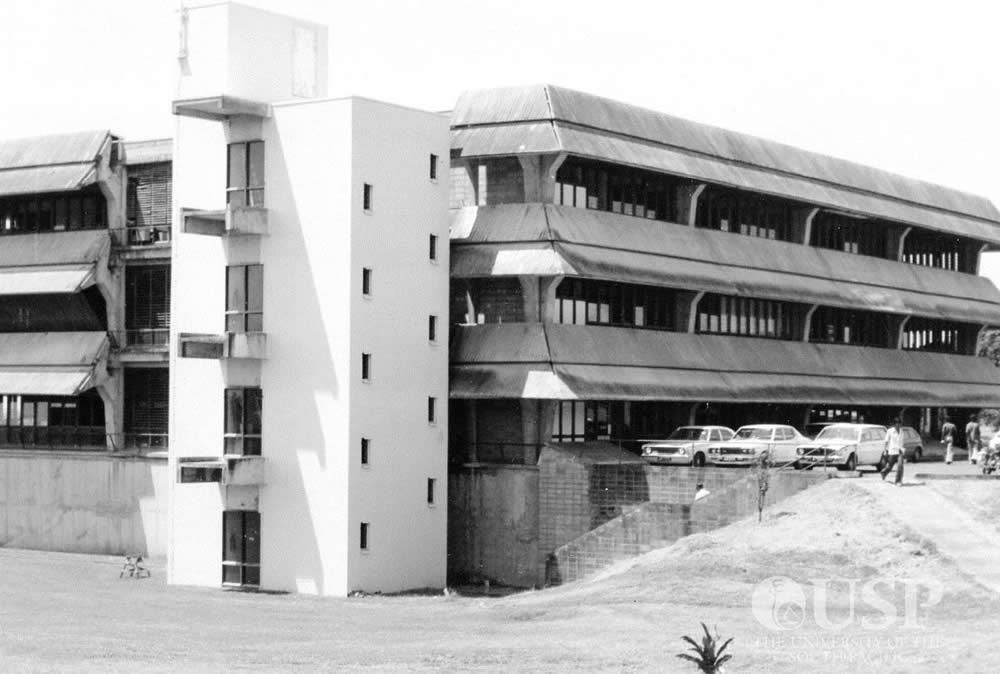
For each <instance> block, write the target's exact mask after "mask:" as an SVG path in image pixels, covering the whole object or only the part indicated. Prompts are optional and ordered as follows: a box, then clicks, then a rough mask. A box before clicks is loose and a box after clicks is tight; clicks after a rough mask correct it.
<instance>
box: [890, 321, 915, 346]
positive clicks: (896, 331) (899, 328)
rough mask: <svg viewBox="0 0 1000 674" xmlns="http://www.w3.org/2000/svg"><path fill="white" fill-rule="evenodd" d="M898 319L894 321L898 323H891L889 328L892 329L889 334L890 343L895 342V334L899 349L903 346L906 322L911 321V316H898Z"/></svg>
mask: <svg viewBox="0 0 1000 674" xmlns="http://www.w3.org/2000/svg"><path fill="white" fill-rule="evenodd" d="M895 318H896V320H895V321H893V322H895V323H896V325H895V326H894V325H892V323H893V322H890V324H889V330H890V331H892V332H890V334H889V343H890V344H892V343H893V336H895V338H896V339H895V344H896V348H897V349H902V348H903V336H904V335H903V333H904V332H905V331H906V324H907V323H909V322H910V317H909V316H897V317H895Z"/></svg>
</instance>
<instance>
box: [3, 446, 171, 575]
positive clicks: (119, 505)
mask: <svg viewBox="0 0 1000 674" xmlns="http://www.w3.org/2000/svg"><path fill="white" fill-rule="evenodd" d="M168 482H169V477H168V475H167V461H166V459H165V458H146V457H113V456H110V455H108V454H103V453H100V454H89V453H88V454H80V453H69V452H45V453H41V452H28V451H24V452H19V451H11V450H5V451H3V452H2V453H0V546H4V547H11V548H27V549H33V550H55V551H60V552H84V553H95V554H108V555H125V554H136V553H138V554H142V555H145V556H152V557H165V556H166V554H167V486H168Z"/></svg>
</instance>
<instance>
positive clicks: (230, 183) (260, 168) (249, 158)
mask: <svg viewBox="0 0 1000 674" xmlns="http://www.w3.org/2000/svg"><path fill="white" fill-rule="evenodd" d="M226 203H227V204H230V205H231V206H258V207H260V206H263V205H264V141H262V140H254V141H250V142H248V143H232V144H230V145H229V162H228V171H227V181H226Z"/></svg>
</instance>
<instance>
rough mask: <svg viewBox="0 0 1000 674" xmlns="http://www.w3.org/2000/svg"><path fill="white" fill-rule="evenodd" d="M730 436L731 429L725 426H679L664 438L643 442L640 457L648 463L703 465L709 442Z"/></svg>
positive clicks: (722, 439) (720, 440)
mask: <svg viewBox="0 0 1000 674" xmlns="http://www.w3.org/2000/svg"><path fill="white" fill-rule="evenodd" d="M731 437H733V429H731V428H727V427H725V426H681V427H680V428H677V429H675V430H674V432H673V433H671V434H670V437H669V438H667V439H666V440H650V441H649V442H646V443H645V444H643V446H642V458H644V459H645V460H646V461H649V462H650V463H664V464H671V465H682V466H704V465H705V457H706V450H707V449H708V445H709V443H711V442H722V441H724V440H728V439H730V438H731Z"/></svg>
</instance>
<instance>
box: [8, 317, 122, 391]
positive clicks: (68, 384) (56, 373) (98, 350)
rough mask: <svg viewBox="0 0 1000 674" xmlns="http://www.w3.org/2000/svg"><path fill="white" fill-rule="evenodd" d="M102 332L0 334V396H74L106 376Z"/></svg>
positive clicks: (98, 382) (105, 338) (105, 343)
mask: <svg viewBox="0 0 1000 674" xmlns="http://www.w3.org/2000/svg"><path fill="white" fill-rule="evenodd" d="M107 352H108V338H107V335H106V334H105V333H103V332H42V333H3V334H0V393H4V394H21V395H78V394H80V393H82V392H83V391H85V390H87V389H89V388H93V387H95V386H97V385H99V384H100V383H101V382H102V381H103V380H104V379H105V378H106V377H107V373H106V371H105V367H104V365H105V363H104V361H105V359H106V357H107Z"/></svg>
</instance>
